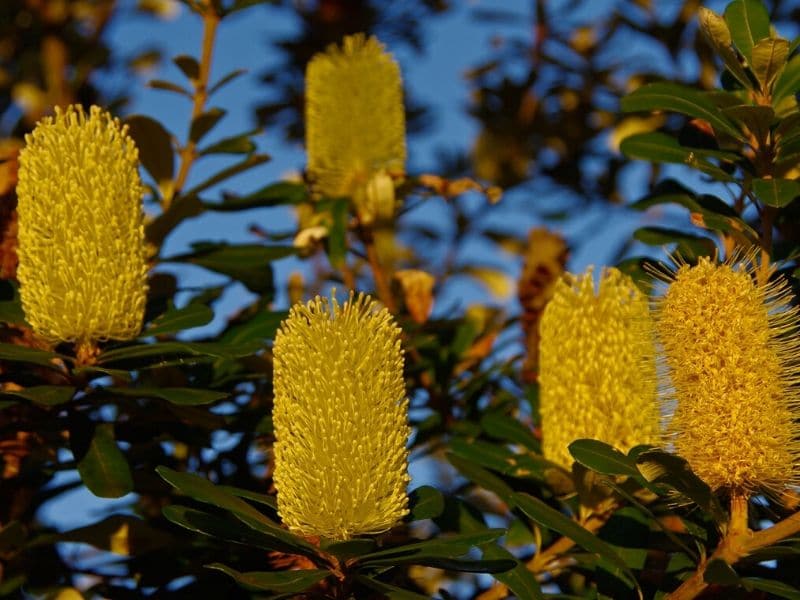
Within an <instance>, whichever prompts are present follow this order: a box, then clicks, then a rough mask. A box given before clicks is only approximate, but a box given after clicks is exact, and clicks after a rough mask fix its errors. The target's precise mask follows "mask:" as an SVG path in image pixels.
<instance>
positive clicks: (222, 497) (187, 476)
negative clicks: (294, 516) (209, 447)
mask: <svg viewBox="0 0 800 600" xmlns="http://www.w3.org/2000/svg"><path fill="white" fill-rule="evenodd" d="M156 472H157V473H158V474H159V475H160V476H161V477H162V478H163V479H164V480H165V481H167V483H169V484H171V485H172V486H173V487H175V488H177V489H178V490H180V491H181V492H183V493H184V494H186V495H187V496H189V497H190V498H194V499H195V500H197V501H199V502H204V503H206V504H211V505H212V506H216V507H217V508H221V509H223V510H227V511H229V512H231V513H232V514H233V516H235V517H236V518H237V519H239V520H240V521H242V522H243V523H244V524H245V525H247V526H248V527H250V528H251V529H253V530H255V531H257V532H258V533H260V534H262V535H266V536H268V537H270V538H273V539H274V540H276V542H278V543H281V544H283V545H284V546H286V547H288V548H291V552H293V553H296V554H303V555H306V556H310V557H313V558H317V557H318V555H317V551H316V548H314V546H312V545H311V544H309V543H308V542H306V541H305V540H302V539H300V538H299V537H297V536H295V535H293V534H291V533H289V531H287V530H286V529H283V528H282V527H280V526H279V525H278V524H277V523H275V522H273V521H272V520H271V519H269V518H267V517H266V516H265V515H264V514H262V513H260V512H259V511H257V510H256V509H255V508H253V507H252V506H251V505H250V504H248V503H247V502H245V501H244V500H242V499H240V498H237V497H236V496H233V495H231V494H228V493H226V492H225V491H224V490H221V489H219V488H218V487H217V486H215V485H214V484H213V483H211V482H210V481H208V480H207V479H204V478H203V477H199V476H198V475H193V474H191V473H179V472H177V471H173V470H172V469H169V468H167V467H163V466H162V467H158V468H157V469H156Z"/></svg>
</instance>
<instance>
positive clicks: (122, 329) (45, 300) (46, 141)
mask: <svg viewBox="0 0 800 600" xmlns="http://www.w3.org/2000/svg"><path fill="white" fill-rule="evenodd" d="M25 141H26V146H25V148H24V149H23V150H22V151H21V152H20V157H19V164H20V166H19V183H18V185H17V196H18V207H17V212H18V215H19V248H18V254H19V268H18V270H17V277H18V279H19V282H20V296H21V299H22V306H23V309H24V310H25V318H26V320H27V321H28V323H30V325H31V326H32V327H33V329H34V331H35V332H36V333H38V334H39V335H41V336H42V337H45V338H47V339H50V340H53V341H74V342H77V343H78V345H79V347H80V346H85V345H91V344H92V343H93V342H94V341H97V340H105V339H119V340H128V339H132V338H134V337H136V335H137V334H138V333H139V331H140V329H141V326H142V319H143V316H144V308H145V301H146V296H147V264H146V260H145V239H144V226H143V221H142V219H143V216H142V196H143V194H144V188H143V186H142V183H141V180H140V178H139V172H138V151H137V149H136V146H135V144H134V142H133V140H132V139H131V138H130V137H129V136H128V134H127V127H125V126H122V125H120V122H119V120H117V119H114V118H112V117H111V115H109V114H108V113H107V112H104V111H102V110H101V109H100V108H98V107H96V106H93V107H92V108H91V110H90V112H89V114H88V115H87V114H86V113H85V112H84V111H83V109H82V108H81V107H80V106H77V105H74V106H70V107H68V108H67V109H66V110H60V109H58V108H57V109H56V114H55V116H54V117H46V118H44V119H42V120H41V121H40V122H39V124H38V125H37V126H36V128H35V129H34V130H33V132H32V133H30V134H28V135H27V136H26V137H25Z"/></svg>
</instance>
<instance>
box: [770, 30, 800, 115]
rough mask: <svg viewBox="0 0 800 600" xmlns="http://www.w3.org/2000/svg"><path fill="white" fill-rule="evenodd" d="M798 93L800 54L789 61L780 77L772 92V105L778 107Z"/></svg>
mask: <svg viewBox="0 0 800 600" xmlns="http://www.w3.org/2000/svg"><path fill="white" fill-rule="evenodd" d="M798 39H800V38H798ZM798 91H800V54H797V55H795V56H793V57H792V58H791V59H789V62H788V63H786V68H785V69H784V70H783V72H782V73H781V74H780V75H779V76H778V80H777V81H776V82H775V87H774V88H773V90H772V105H773V106H777V105H778V104H779V103H780V102H781V100H783V99H784V98H787V97H789V96H794V95H795V94H797V92H798Z"/></svg>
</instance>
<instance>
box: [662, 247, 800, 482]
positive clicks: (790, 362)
mask: <svg viewBox="0 0 800 600" xmlns="http://www.w3.org/2000/svg"><path fill="white" fill-rule="evenodd" d="M749 264H751V261H750V260H749V259H746V260H744V261H740V262H735V261H731V262H726V263H722V264H718V263H717V262H716V261H713V260H711V259H708V258H701V259H700V261H699V263H698V264H697V265H696V266H693V267H690V266H688V265H681V266H680V267H679V268H678V269H677V271H676V272H675V273H673V274H672V275H671V284H670V285H669V287H668V288H667V290H666V293H665V295H664V296H663V298H661V299H660V300H659V301H658V305H657V306H658V309H657V313H656V315H657V328H658V333H659V338H660V341H661V344H662V345H663V349H664V355H665V359H666V366H667V369H668V372H669V377H670V387H669V390H668V394H667V396H668V398H667V400H668V401H669V403H670V405H672V406H674V414H673V415H672V418H671V420H670V424H669V427H668V434H669V438H668V440H667V441H668V442H669V443H671V444H672V445H673V447H674V449H675V451H676V452H677V453H678V454H679V455H680V456H682V457H683V458H685V459H686V460H687V461H688V462H689V465H690V466H691V467H692V469H693V470H694V472H695V473H696V474H697V475H698V476H699V477H700V478H702V479H703V480H704V481H705V482H706V483H707V484H708V485H709V486H710V487H711V488H712V489H714V490H718V489H726V490H728V491H730V492H732V493H735V494H740V495H741V494H748V493H750V492H754V491H758V490H761V491H770V490H772V491H775V492H779V491H781V490H783V489H785V488H786V487H787V486H788V485H790V484H792V483H794V482H795V481H796V479H797V469H796V464H797V457H798V442H797V434H798V430H797V427H796V426H795V419H796V418H797V414H796V411H795V409H796V406H797V402H798V392H797V388H796V384H797V375H796V374H797V368H798V362H799V361H800V341H799V340H798V337H797V327H796V319H797V309H796V308H793V307H791V306H790V304H789V300H790V297H791V295H790V291H789V288H788V285H787V284H786V283H785V282H783V281H782V280H781V281H777V282H772V283H768V284H766V285H759V284H757V283H756V281H755V280H754V277H753V273H752V268H751V267H749V266H748V265H749Z"/></svg>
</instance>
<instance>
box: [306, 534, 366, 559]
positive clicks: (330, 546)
mask: <svg viewBox="0 0 800 600" xmlns="http://www.w3.org/2000/svg"><path fill="white" fill-rule="evenodd" d="M375 545H376V544H375V540H374V539H372V538H361V539H359V538H357V539H352V540H346V541H344V542H325V541H322V542H321V543H320V547H321V548H322V549H323V550H325V552H327V553H328V554H333V555H334V556H335V557H337V558H340V559H341V558H343V559H348V558H356V557H359V556H363V555H364V554H369V553H370V552H374V551H375Z"/></svg>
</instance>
